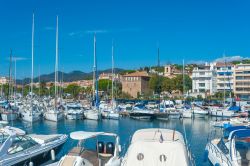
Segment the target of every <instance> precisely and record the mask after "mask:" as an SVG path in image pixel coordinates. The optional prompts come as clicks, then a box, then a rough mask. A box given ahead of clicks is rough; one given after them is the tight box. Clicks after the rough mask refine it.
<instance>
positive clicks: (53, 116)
mask: <svg viewBox="0 0 250 166" xmlns="http://www.w3.org/2000/svg"><path fill="white" fill-rule="evenodd" d="M44 118H45V119H46V120H49V121H53V122H58V121H60V120H62V119H63V113H62V112H45V113H44Z"/></svg>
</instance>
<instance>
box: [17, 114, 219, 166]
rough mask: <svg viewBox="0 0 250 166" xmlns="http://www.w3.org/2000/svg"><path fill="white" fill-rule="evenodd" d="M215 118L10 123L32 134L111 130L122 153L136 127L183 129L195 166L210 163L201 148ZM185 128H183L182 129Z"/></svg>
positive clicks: (68, 143) (73, 143)
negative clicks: (119, 143) (117, 140)
mask: <svg viewBox="0 0 250 166" xmlns="http://www.w3.org/2000/svg"><path fill="white" fill-rule="evenodd" d="M211 120H215V119H212V118H210V117H206V118H196V119H180V120H179V119H169V120H168V121H158V120H153V121H140V120H134V119H130V118H120V120H107V119H104V120H101V121H93V120H77V121H75V120H62V121H60V122H58V123H55V122H50V121H46V120H42V121H40V122H37V123H34V124H33V125H30V124H27V123H24V122H22V121H15V122H14V124H13V125H14V126H16V127H20V128H22V129H24V130H25V131H27V132H28V133H36V134H56V133H60V134H63V133H65V134H70V132H73V131H79V130H81V131H104V132H114V133H117V134H118V135H119V136H120V141H121V146H122V152H121V154H122V155H124V154H125V152H126V150H127V148H128V145H129V143H130V139H131V136H132V135H133V133H134V132H135V131H136V130H138V129H143V128H166V129H175V130H177V131H180V132H181V133H183V136H184V130H185V131H186V137H187V140H188V144H189V145H190V148H191V152H192V154H193V156H194V159H195V162H196V165H198V166H201V165H210V164H209V163H208V162H204V150H205V146H206V143H207V137H208V134H209V133H210V131H211V130H212V129H213V126H210V121H211ZM184 127H185V128H184ZM74 145H76V142H74V141H73V140H72V139H68V141H67V142H66V144H65V145H64V147H63V149H62V151H61V152H60V153H59V155H58V159H59V158H60V157H62V156H63V155H64V154H66V153H67V152H68V151H69V150H70V149H71V148H72V147H73V146H74Z"/></svg>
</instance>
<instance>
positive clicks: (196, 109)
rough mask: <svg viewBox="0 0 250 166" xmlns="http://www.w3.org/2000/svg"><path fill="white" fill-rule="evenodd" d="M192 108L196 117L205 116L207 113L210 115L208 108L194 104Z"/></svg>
mask: <svg viewBox="0 0 250 166" xmlns="http://www.w3.org/2000/svg"><path fill="white" fill-rule="evenodd" d="M192 110H193V115H194V117H195V118H205V117H206V115H208V110H205V109H204V108H201V107H198V106H194V107H193V108H192Z"/></svg>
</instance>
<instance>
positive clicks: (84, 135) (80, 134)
mask: <svg viewBox="0 0 250 166" xmlns="http://www.w3.org/2000/svg"><path fill="white" fill-rule="evenodd" d="M99 135H107V136H114V137H115V136H117V135H116V134H114V133H105V132H87V131H76V132H72V133H70V138H72V139H74V140H86V139H89V138H94V137H97V136H99Z"/></svg>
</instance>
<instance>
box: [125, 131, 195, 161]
mask: <svg viewBox="0 0 250 166" xmlns="http://www.w3.org/2000/svg"><path fill="white" fill-rule="evenodd" d="M121 165H122V166H131V165H133V166H141V165H143V166H157V165H171V166H190V165H191V161H190V160H189V153H188V150H187V148H186V144H185V141H184V138H183V136H182V134H181V133H180V132H178V131H175V130H170V129H157V128H152V129H141V130H137V131H136V132H135V133H134V135H133V137H132V140H131V143H130V145H129V148H128V150H127V152H126V154H125V156H124V158H123V160H122V164H121Z"/></svg>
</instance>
